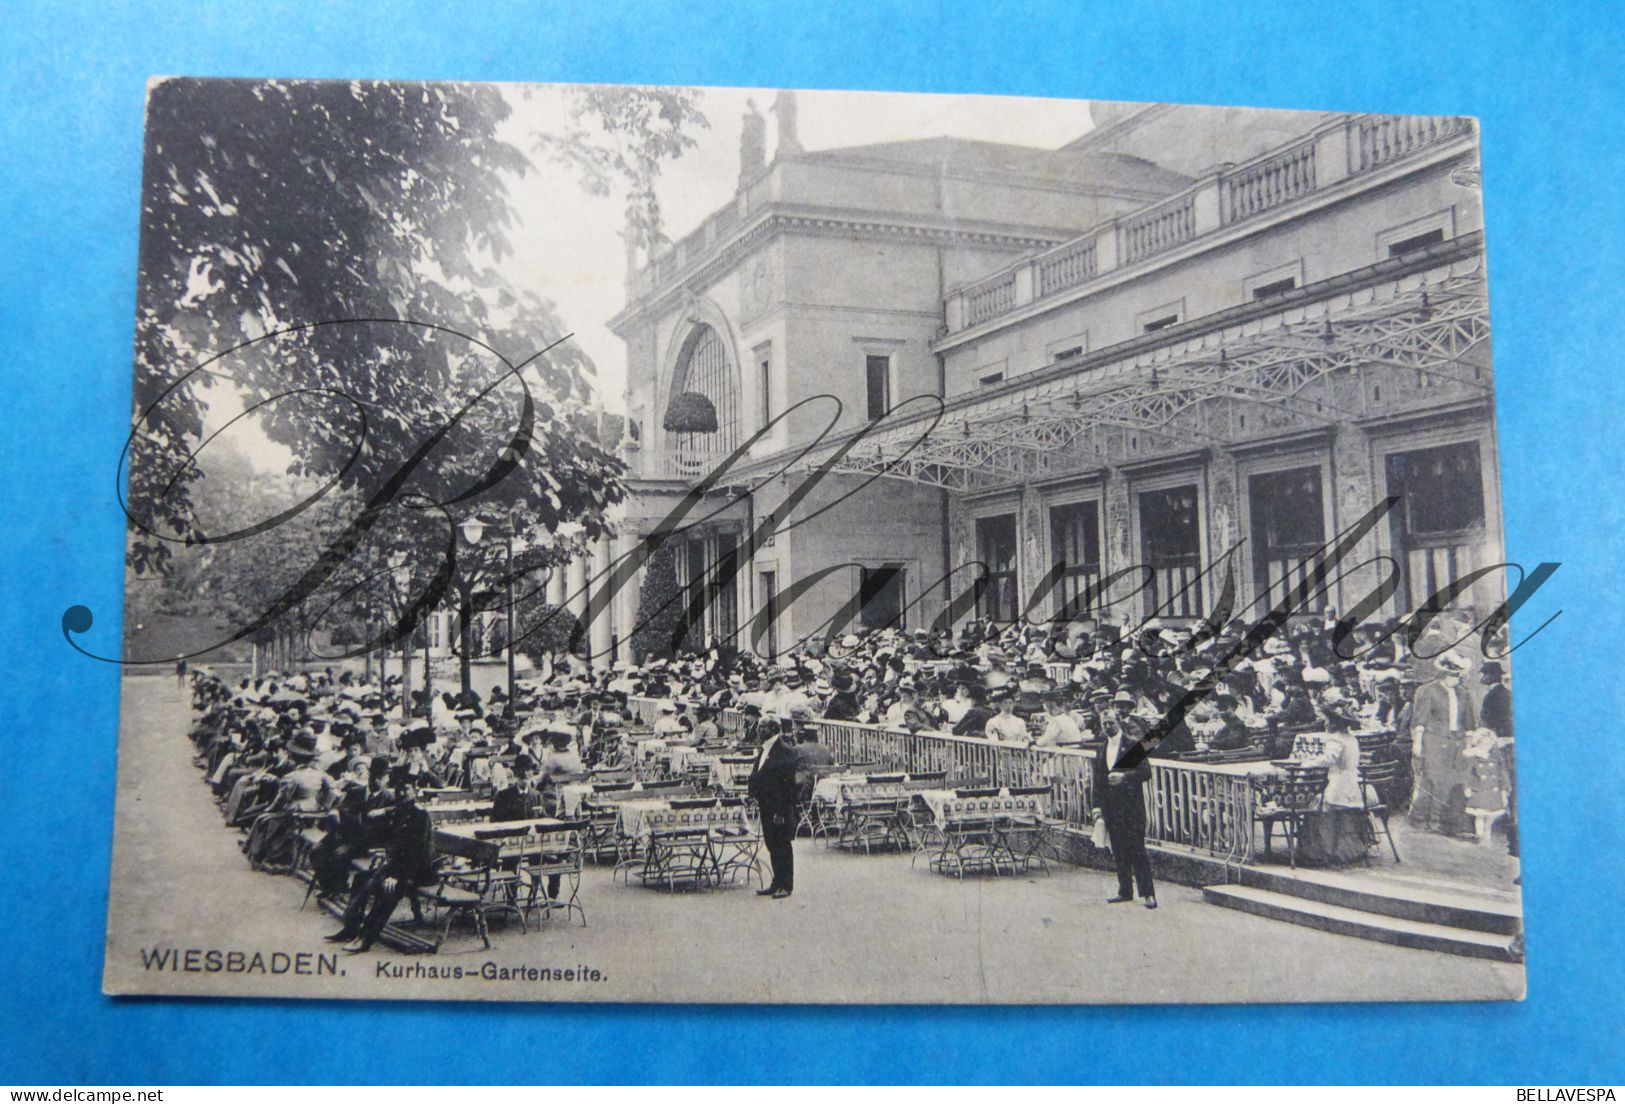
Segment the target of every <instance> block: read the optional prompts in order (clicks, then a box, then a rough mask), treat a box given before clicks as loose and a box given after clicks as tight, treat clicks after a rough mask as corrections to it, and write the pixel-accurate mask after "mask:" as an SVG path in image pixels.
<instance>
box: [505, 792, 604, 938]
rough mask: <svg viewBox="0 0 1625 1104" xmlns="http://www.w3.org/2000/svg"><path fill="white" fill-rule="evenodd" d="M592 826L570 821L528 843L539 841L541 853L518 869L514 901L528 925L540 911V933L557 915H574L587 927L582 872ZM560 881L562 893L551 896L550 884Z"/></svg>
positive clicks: (528, 855)
mask: <svg viewBox="0 0 1625 1104" xmlns="http://www.w3.org/2000/svg"><path fill="white" fill-rule="evenodd" d="M588 827H589V825H588V822H587V821H585V820H569V821H564V822H562V823H560V824H556V825H549V826H548V827H547V828H546V829H545V830H539V831H534V832H533V833H532V835H531V836H530V837H528V838H527V842H528V840H535V841H536V846H537V848H538V850H537V851H536V852H535V853H534V854H531V853H530V851H529V848H528V847H527V849H526V854H525V857H524V858H522V859H521V860H520V862H519V865H518V867H517V869H516V875H517V877H516V881H515V884H514V887H513V893H514V900H515V903H516V904H517V905H518V906H519V910H520V913H521V914H522V915H523V916H524V917H526V919H527V922H528V918H529V916H530V914H531V913H532V912H537V911H539V912H540V913H541V918H540V919H539V920H537V922H536V927H537V930H538V931H540V930H541V926H542V923H543V922H544V921H546V920H548V919H549V918H551V916H552V914H553V913H554V912H555V911H562V912H563V913H564V916H565V919H567V920H568V919H569V917H570V914H571V913H572V912H574V913H577V914H579V915H580V917H581V926H582V927H586V926H587V910H586V908H584V907H583V906H582V904H581V870H582V867H583V866H584V865H585V858H586V836H587V831H588ZM553 878H557V879H559V889H558V893H557V894H555V895H552V896H549V894H548V892H547V884H548V882H549V881H551V880H552V879H553Z"/></svg>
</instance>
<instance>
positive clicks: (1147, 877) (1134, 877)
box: [1094, 690, 1157, 909]
mask: <svg viewBox="0 0 1625 1104" xmlns="http://www.w3.org/2000/svg"><path fill="white" fill-rule="evenodd" d="M1112 704H1113V706H1114V708H1112V709H1102V710H1101V711H1100V724H1101V729H1102V731H1103V732H1104V733H1105V736H1106V746H1105V747H1104V748H1102V749H1101V750H1100V751H1098V752H1096V754H1095V763H1094V788H1095V800H1096V801H1097V802H1099V805H1098V806H1097V807H1096V808H1095V810H1094V815H1095V816H1097V817H1101V818H1103V819H1104V820H1105V821H1106V839H1107V840H1108V841H1109V842H1110V844H1111V848H1112V861H1113V862H1114V863H1116V865H1117V896H1115V897H1109V898H1107V900H1106V903H1107V904H1110V905H1120V904H1125V903H1127V902H1129V901H1132V900H1134V888H1135V883H1138V884H1139V890H1140V896H1141V897H1142V898H1144V900H1145V907H1146V908H1148V909H1154V908H1156V907H1157V891H1156V887H1155V886H1154V885H1152V883H1151V857H1150V856H1149V855H1147V854H1146V850H1145V794H1144V791H1143V789H1142V787H1143V786H1144V785H1145V783H1146V781H1147V780H1149V779H1150V777H1151V761H1150V760H1149V759H1147V758H1144V757H1142V758H1141V759H1140V761H1139V762H1138V763H1136V764H1135V765H1134V766H1133V767H1129V768H1123V767H1122V766H1121V765H1120V763H1119V760H1120V759H1121V758H1122V755H1123V753H1124V752H1126V751H1128V750H1129V749H1130V748H1132V747H1133V746H1134V745H1135V744H1137V743H1139V741H1140V739H1141V738H1142V737H1143V736H1144V735H1145V733H1144V731H1143V730H1142V729H1140V727H1139V723H1138V722H1137V721H1136V720H1135V719H1134V718H1133V717H1129V716H1126V714H1127V713H1128V712H1129V711H1131V710H1132V709H1133V708H1134V697H1133V695H1131V694H1129V693H1128V692H1127V691H1123V690H1119V691H1118V692H1117V694H1116V696H1115V697H1114V698H1113V700H1112Z"/></svg>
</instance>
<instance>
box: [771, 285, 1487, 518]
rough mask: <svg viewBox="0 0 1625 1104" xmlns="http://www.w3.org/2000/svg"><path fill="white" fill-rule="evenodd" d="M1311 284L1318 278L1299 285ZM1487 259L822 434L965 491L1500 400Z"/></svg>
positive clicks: (914, 476)
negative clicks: (852, 431) (857, 430)
mask: <svg viewBox="0 0 1625 1104" xmlns="http://www.w3.org/2000/svg"><path fill="white" fill-rule="evenodd" d="M1305 290H1306V291H1307V290H1310V289H1305ZM1488 340H1489V309H1488V302H1487V298H1486V291H1485V283H1484V274H1483V258H1482V254H1478V253H1475V254H1474V255H1472V256H1470V257H1467V258H1465V259H1462V260H1460V261H1457V262H1455V263H1453V264H1450V265H1448V266H1441V267H1436V268H1433V269H1430V270H1427V271H1423V272H1413V273H1410V274H1407V275H1404V276H1401V277H1398V278H1397V279H1389V280H1386V281H1384V282H1382V283H1372V284H1368V285H1365V286H1361V287H1359V288H1357V289H1356V290H1352V291H1340V292H1332V293H1330V294H1327V295H1325V296H1321V297H1318V298H1314V299H1312V300H1307V301H1304V302H1301V303H1297V304H1294V305H1292V306H1289V307H1285V308H1283V309H1281V310H1280V311H1277V312H1274V313H1272V314H1268V315H1264V316H1261V317H1255V318H1252V319H1249V320H1247V321H1245V322H1242V323H1239V324H1236V325H1232V326H1228V327H1224V326H1220V327H1216V328H1214V329H1212V330H1209V331H1208V332H1205V333H1202V334H1200V335H1198V336H1193V337H1191V338H1189V339H1187V340H1185V341H1183V342H1177V343H1173V344H1169V345H1165V346H1162V347H1159V348H1156V349H1152V350H1148V351H1146V352H1144V353H1142V354H1140V355H1137V356H1128V357H1125V358H1123V359H1122V360H1118V361H1112V362H1109V363H1106V364H1104V365H1098V366H1084V367H1082V368H1080V369H1079V370H1078V372H1076V373H1074V374H1072V375H1070V376H1063V377H1060V378H1055V377H1053V376H1049V375H1046V377H1045V378H1044V379H1043V380H1041V381H1035V383H1034V384H1033V385H1032V386H1030V387H1025V388H1023V387H1019V386H1016V387H1012V388H1010V389H1009V390H1005V391H1002V392H1000V393H999V394H997V395H993V396H989V397H987V398H986V399H984V400H981V401H977V400H976V399H975V398H971V399H968V400H961V401H957V402H951V403H949V404H948V405H947V407H946V408H945V409H944V410H943V412H942V416H941V418H940V420H938V421H936V423H935V425H934V426H933V424H932V422H933V417H934V415H935V412H934V411H933V412H931V414H929V415H926V416H914V417H910V418H908V419H907V420H903V421H894V422H892V423H890V424H887V423H886V422H884V421H883V422H881V423H877V426H876V427H875V428H873V429H872V430H870V431H869V432H867V433H861V434H857V435H848V436H847V437H845V438H839V439H835V440H832V441H830V442H827V443H825V444H824V445H822V446H820V447H819V448H817V449H814V450H812V451H810V452H808V453H807V454H806V455H805V456H803V457H801V458H800V459H799V460H798V461H797V462H796V463H795V464H794V465H792V467H791V469H790V470H808V469H811V468H814V467H818V466H820V465H822V464H824V463H825V462H827V461H828V460H829V458H830V457H831V455H832V454H834V453H836V452H837V450H839V449H840V448H841V447H843V446H844V445H846V444H847V443H848V442H851V448H850V450H849V451H848V452H847V453H846V454H845V455H844V456H841V457H840V458H839V459H838V460H837V461H836V462H835V463H834V464H833V467H832V470H833V471H836V472H841V473H848V474H854V475H867V476H875V475H879V476H884V477H887V478H894V479H904V480H909V481H911V482H915V483H923V484H927V485H931V486H936V487H944V488H947V489H949V490H953V491H958V492H962V493H976V492H981V491H989V490H997V489H1000V488H1003V487H1010V486H1015V485H1019V484H1022V483H1026V482H1031V481H1035V480H1046V479H1054V478H1059V477H1063V476H1069V475H1082V474H1087V473H1089V472H1093V471H1098V470H1100V469H1103V468H1107V467H1115V466H1121V465H1125V464H1135V463H1140V462H1146V461H1154V460H1156V459H1157V458H1158V457H1162V456H1169V455H1175V454H1178V453H1181V452H1188V451H1191V450H1194V449H1200V448H1205V447H1234V446H1237V445H1246V444H1250V443H1253V442H1255V441H1266V440H1268V439H1269V438H1271V437H1276V436H1280V435H1282V434H1285V433H1293V432H1301V431H1304V430H1313V429H1320V428H1325V427H1327V426H1331V425H1335V424H1337V423H1339V422H1349V421H1361V420H1367V419H1371V420H1377V419H1381V418H1384V417H1389V416H1398V415H1403V414H1405V413H1407V412H1410V411H1414V410H1416V409H1417V408H1419V407H1429V408H1437V407H1441V406H1453V405H1462V404H1469V403H1486V402H1488V401H1489V399H1490V396H1491V380H1490V372H1489V356H1488Z"/></svg>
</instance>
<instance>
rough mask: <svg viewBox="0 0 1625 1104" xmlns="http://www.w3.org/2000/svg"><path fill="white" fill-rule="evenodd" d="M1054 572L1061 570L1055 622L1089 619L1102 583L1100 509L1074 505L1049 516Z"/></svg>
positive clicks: (1057, 507)
mask: <svg viewBox="0 0 1625 1104" xmlns="http://www.w3.org/2000/svg"><path fill="white" fill-rule="evenodd" d="M1049 542H1050V562H1051V570H1054V569H1055V568H1060V569H1061V572H1062V574H1061V579H1060V582H1058V583H1057V584H1056V591H1057V593H1058V594H1059V596H1060V601H1059V605H1058V608H1057V610H1056V619H1057V620H1062V621H1069V620H1072V619H1075V618H1080V617H1088V616H1090V615H1091V613H1092V612H1093V610H1092V609H1091V608H1090V607H1092V606H1098V605H1099V602H1100V595H1098V594H1093V595H1091V593H1090V591H1091V589H1092V588H1094V587H1095V586H1097V585H1099V583H1100V506H1099V504H1098V503H1095V502H1075V503H1072V504H1071V505H1067V506H1056V507H1054V508H1053V509H1051V510H1050V512H1049Z"/></svg>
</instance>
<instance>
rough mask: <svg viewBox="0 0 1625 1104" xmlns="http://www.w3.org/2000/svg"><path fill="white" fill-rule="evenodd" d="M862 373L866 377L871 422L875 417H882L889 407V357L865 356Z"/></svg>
mask: <svg viewBox="0 0 1625 1104" xmlns="http://www.w3.org/2000/svg"><path fill="white" fill-rule="evenodd" d="M864 374H865V376H866V377H867V379H866V383H867V389H868V397H869V420H870V421H871V422H872V421H874V420H875V419H876V418H884V417H885V416H886V412H887V411H888V410H890V409H891V357H889V356H873V355H871V356H868V357H865V358H864Z"/></svg>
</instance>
